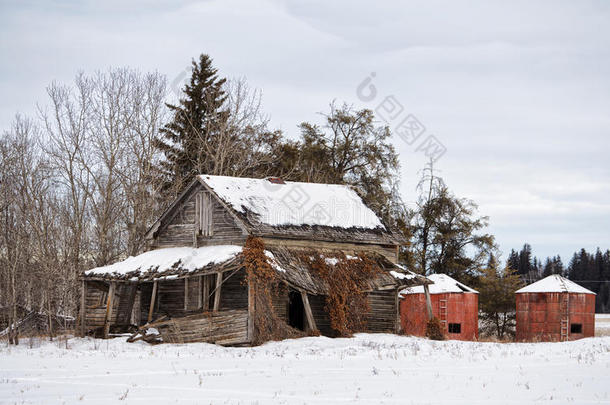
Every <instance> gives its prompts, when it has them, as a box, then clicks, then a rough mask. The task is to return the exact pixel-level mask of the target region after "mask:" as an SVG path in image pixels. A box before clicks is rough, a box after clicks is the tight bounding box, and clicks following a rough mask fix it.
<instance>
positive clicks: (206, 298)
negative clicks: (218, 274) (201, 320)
mask: <svg viewBox="0 0 610 405" xmlns="http://www.w3.org/2000/svg"><path fill="white" fill-rule="evenodd" d="M210 282H211V280H210V276H207V275H206V276H203V310H204V311H207V310H209V309H210Z"/></svg>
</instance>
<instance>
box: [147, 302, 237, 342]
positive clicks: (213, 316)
mask: <svg viewBox="0 0 610 405" xmlns="http://www.w3.org/2000/svg"><path fill="white" fill-rule="evenodd" d="M152 326H154V327H155V328H157V329H158V330H159V333H161V336H162V337H163V341H164V342H166V343H192V342H207V343H216V344H220V345H235V344H242V343H247V341H248V310H247V309H245V310H228V311H219V312H206V313H201V314H196V315H190V316H186V317H183V318H174V319H171V320H169V321H163V322H158V323H155V324H153V325H152Z"/></svg>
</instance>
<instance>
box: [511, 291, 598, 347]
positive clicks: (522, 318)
mask: <svg viewBox="0 0 610 405" xmlns="http://www.w3.org/2000/svg"><path fill="white" fill-rule="evenodd" d="M567 298H569V301H568V303H569V305H568V306H567V308H568V309H567V311H566V309H565V308H566V306H565V302H566V299H567ZM516 307H517V331H516V332H517V333H516V339H517V340H519V341H549V342H555V341H561V340H576V339H582V338H584V337H592V336H594V331H595V295H593V294H577V293H565V292H564V293H561V292H549V293H520V294H516ZM562 319H567V321H568V322H567V323H566V326H565V327H564V331H565V332H564V335H563V336H562ZM576 324H579V325H581V327H582V332H581V333H574V332H572V331H571V327H572V325H576Z"/></svg>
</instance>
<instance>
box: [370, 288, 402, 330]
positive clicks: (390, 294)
mask: <svg viewBox="0 0 610 405" xmlns="http://www.w3.org/2000/svg"><path fill="white" fill-rule="evenodd" d="M368 301H369V306H370V312H369V313H368V314H367V317H366V319H367V329H368V332H378V333H395V332H396V325H397V322H398V315H397V312H396V291H395V290H385V291H373V292H370V293H369V294H368Z"/></svg>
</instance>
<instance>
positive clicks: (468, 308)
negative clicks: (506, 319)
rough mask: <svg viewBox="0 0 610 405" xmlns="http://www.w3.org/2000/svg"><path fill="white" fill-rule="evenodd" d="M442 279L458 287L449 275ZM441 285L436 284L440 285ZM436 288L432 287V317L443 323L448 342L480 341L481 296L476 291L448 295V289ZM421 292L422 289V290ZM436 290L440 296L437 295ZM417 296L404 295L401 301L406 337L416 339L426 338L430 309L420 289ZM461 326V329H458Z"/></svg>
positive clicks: (402, 321)
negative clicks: (452, 340) (419, 337)
mask: <svg viewBox="0 0 610 405" xmlns="http://www.w3.org/2000/svg"><path fill="white" fill-rule="evenodd" d="M434 276H440V277H443V278H444V279H445V281H447V279H449V280H451V281H452V282H455V283H457V281H455V280H453V279H451V278H450V277H448V276H445V275H432V276H430V278H432V279H434ZM438 283H439V281H438V280H437V281H435V284H438ZM435 284H433V285H431V286H430V300H431V302H432V313H433V315H434V316H436V317H437V318H439V319H440V320H441V324H442V326H443V330H444V333H445V336H446V337H447V339H456V340H477V339H478V338H479V296H478V294H477V293H476V291H474V290H472V289H469V288H468V287H466V286H464V285H463V284H460V283H458V284H460V285H462V286H463V287H466V288H467V289H468V290H470V291H463V290H461V289H460V290H461V291H460V292H446V291H444V290H445V289H444V288H440V289H437V288H435V287H434V286H435ZM419 288H420V289H421V287H419ZM435 289H437V290H440V292H434V291H435ZM413 290H414V292H412V293H409V294H403V295H401V297H400V322H401V327H402V331H403V333H405V334H407V335H414V336H424V335H425V334H426V324H427V322H428V312H427V309H426V296H425V294H424V293H423V292H419V290H418V289H417V287H416V288H414V289H413ZM457 325H459V326H457Z"/></svg>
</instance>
